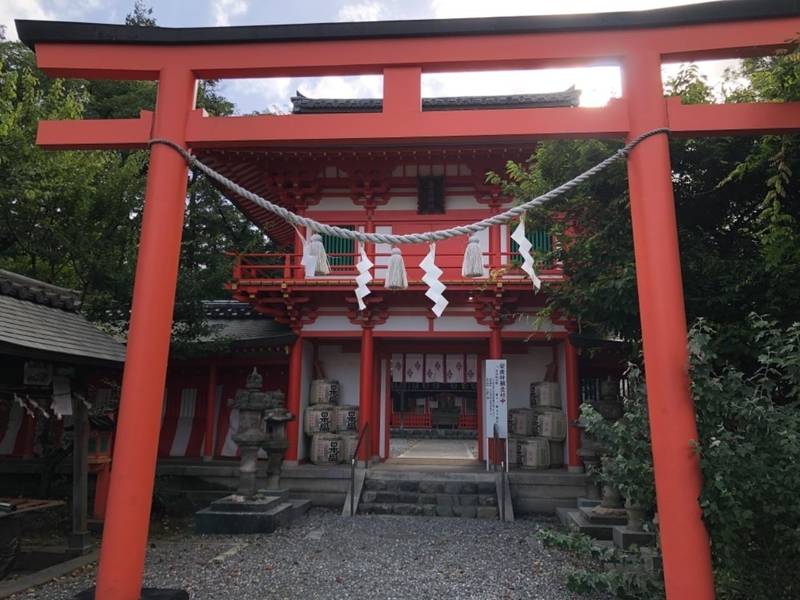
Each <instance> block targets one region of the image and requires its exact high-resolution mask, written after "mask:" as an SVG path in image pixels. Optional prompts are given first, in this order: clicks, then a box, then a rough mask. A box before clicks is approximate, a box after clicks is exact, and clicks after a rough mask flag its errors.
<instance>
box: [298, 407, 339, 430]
mask: <svg viewBox="0 0 800 600" xmlns="http://www.w3.org/2000/svg"><path fill="white" fill-rule="evenodd" d="M335 411H336V407H335V406H333V405H331V404H315V405H314V406H309V407H308V408H306V414H305V417H304V419H303V428H304V430H305V432H306V434H308V435H313V434H315V433H336V412H335Z"/></svg>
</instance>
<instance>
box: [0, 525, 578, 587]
mask: <svg viewBox="0 0 800 600" xmlns="http://www.w3.org/2000/svg"><path fill="white" fill-rule="evenodd" d="M552 524H553V521H550V520H542V519H525V518H523V519H520V520H517V521H516V522H514V523H501V522H499V521H483V520H475V519H456V518H424V517H395V516H391V517H390V516H359V517H357V518H355V519H350V518H347V517H341V516H339V515H338V514H337V513H335V512H332V511H328V510H323V509H313V510H311V511H310V512H309V513H308V515H306V516H305V517H303V518H302V519H300V520H298V521H296V522H295V523H294V524H293V525H292V527H290V528H288V529H284V530H280V531H278V532H276V533H274V534H272V535H257V536H209V535H203V536H198V535H193V534H191V533H190V530H186V529H182V530H181V529H179V530H172V531H170V530H168V529H167V530H164V529H163V528H162V529H159V530H156V531H154V533H153V535H152V536H151V543H150V549H149V552H148V557H147V566H146V573H145V585H147V586H153V587H159V586H161V587H180V588H184V589H186V590H188V591H189V594H190V597H191V598H192V600H212V599H213V600H217V599H220V598H222V599H225V600H256V599H258V600H261V599H265V598H302V599H303V600H311V599H322V598H336V599H343V598H371V599H372V598H387V599H389V598H391V599H405V598H409V599H411V598H413V599H421V598H423V599H427V598H458V599H461V598H464V599H501V598H502V599H516V598H519V599H522V598H525V599H529V600H536V599H542V600H568V599H569V600H578V598H585V597H581V596H577V595H574V594H572V593H570V592H568V591H567V590H566V589H565V588H564V585H563V581H564V570H565V568H566V566H567V563H566V561H565V559H564V558H562V556H561V555H560V553H558V552H557V551H550V550H548V549H545V548H542V546H541V545H540V544H539V542H538V541H537V540H536V539H535V537H534V533H535V531H536V529H537V528H539V527H542V526H549V525H552ZM93 577H94V568H93V567H88V568H86V569H84V570H82V571H78V572H75V573H72V574H71V575H69V576H67V577H62V578H60V579H58V580H56V581H53V582H51V583H49V584H47V585H45V586H42V587H39V588H35V589H32V590H29V591H28V592H26V593H21V594H18V595H16V596H13V598H14V599H15V600H22V599H25V600H29V599H34V598H35V599H42V600H44V599H47V600H67V599H70V598H71V597H72V596H73V595H74V594H75V593H76V592H78V591H80V590H82V589H85V588H86V587H88V586H89V585H91V583H92V580H93Z"/></svg>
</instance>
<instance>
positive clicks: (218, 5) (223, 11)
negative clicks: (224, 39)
mask: <svg viewBox="0 0 800 600" xmlns="http://www.w3.org/2000/svg"><path fill="white" fill-rule="evenodd" d="M249 9H250V4H249V2H248V0H213V2H212V3H211V14H212V16H213V18H214V25H216V26H217V27H227V26H228V25H230V24H231V18H236V17H240V16H242V15H244V14H247V11H248V10H249Z"/></svg>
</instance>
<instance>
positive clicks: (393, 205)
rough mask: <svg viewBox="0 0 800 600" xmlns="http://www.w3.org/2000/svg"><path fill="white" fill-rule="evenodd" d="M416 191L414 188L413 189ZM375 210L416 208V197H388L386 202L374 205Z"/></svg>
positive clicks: (382, 211)
mask: <svg viewBox="0 0 800 600" xmlns="http://www.w3.org/2000/svg"><path fill="white" fill-rule="evenodd" d="M415 193H416V190H415ZM375 210H376V212H381V213H384V212H390V211H393V210H417V198H416V197H415V196H400V197H394V198H390V199H389V202H387V203H386V204H381V205H380V206H376V207H375Z"/></svg>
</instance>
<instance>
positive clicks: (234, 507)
mask: <svg viewBox="0 0 800 600" xmlns="http://www.w3.org/2000/svg"><path fill="white" fill-rule="evenodd" d="M262 384H263V378H262V377H261V375H259V374H258V371H257V370H256V369H253V372H252V373H250V375H249V376H248V377H247V383H246V384H245V388H244V389H240V390H238V391H237V392H236V395H235V396H234V399H233V402H232V403H231V407H232V408H235V409H237V410H238V411H239V427H238V428H237V430H236V433H235V434H233V436H232V437H233V441H234V442H236V444H237V445H238V446H239V451H240V454H241V462H240V463H239V487H238V489H237V493H236V494H232V495H230V496H225V497H224V498H220V499H219V500H214V501H213V502H212V503H211V506H209V507H208V508H204V509H203V510H200V511H198V512H196V513H195V530H196V531H197V532H198V533H230V534H243V533H271V532H272V531H275V529H276V528H277V527H279V526H281V525H286V524H288V523H289V522H291V521H292V520H293V519H295V518H297V517H299V516H301V515H302V514H304V513H305V512H306V511H307V510H308V508H309V507H310V506H311V503H310V501H309V500H301V499H296V498H290V497H289V490H282V489H279V486H280V475H281V465H282V463H283V457H284V454H285V453H286V449H287V447H288V442H287V439H286V422H287V421H290V420H291V419H292V418H293V416H292V414H291V413H290V412H289V411H288V410H286V407H285V398H284V394H283V392H281V391H274V392H262V391H261V387H262ZM262 448H263V449H264V450H266V451H267V456H268V466H267V475H268V479H267V488H266V489H261V490H259V489H257V485H256V472H257V468H258V452H259V450H261V449H262Z"/></svg>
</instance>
